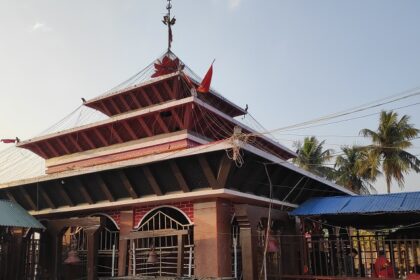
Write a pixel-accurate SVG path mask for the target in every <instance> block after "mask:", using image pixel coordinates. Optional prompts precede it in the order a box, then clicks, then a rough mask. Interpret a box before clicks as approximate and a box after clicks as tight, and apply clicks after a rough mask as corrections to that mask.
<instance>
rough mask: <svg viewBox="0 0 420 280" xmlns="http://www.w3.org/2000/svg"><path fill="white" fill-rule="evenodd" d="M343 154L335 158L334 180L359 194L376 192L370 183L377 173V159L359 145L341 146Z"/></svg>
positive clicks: (373, 180)
mask: <svg viewBox="0 0 420 280" xmlns="http://www.w3.org/2000/svg"><path fill="white" fill-rule="evenodd" d="M341 150H342V151H343V155H340V156H338V157H337V158H336V159H335V165H334V167H335V169H336V171H335V173H334V176H335V181H336V183H337V184H339V185H342V186H344V187H346V188H348V189H350V190H352V191H354V192H356V193H359V194H369V193H371V192H373V193H376V190H375V188H374V187H373V185H372V183H373V182H375V180H376V177H377V174H379V173H380V172H379V169H378V168H379V160H378V157H377V156H376V155H375V154H373V153H372V152H369V151H366V150H365V149H363V148H360V147H356V146H353V147H347V146H345V147H342V148H341Z"/></svg>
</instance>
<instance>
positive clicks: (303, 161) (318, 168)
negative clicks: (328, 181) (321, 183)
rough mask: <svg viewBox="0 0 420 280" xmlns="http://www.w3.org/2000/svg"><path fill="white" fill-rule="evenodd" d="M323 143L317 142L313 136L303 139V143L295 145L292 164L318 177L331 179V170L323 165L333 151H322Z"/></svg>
mask: <svg viewBox="0 0 420 280" xmlns="http://www.w3.org/2000/svg"><path fill="white" fill-rule="evenodd" d="M324 143H325V141H321V142H319V141H318V139H316V137H315V136H311V137H305V138H304V140H303V143H301V142H297V143H295V147H296V148H297V157H296V158H294V159H293V162H294V163H295V164H297V165H298V166H299V167H301V168H302V169H305V170H307V171H310V172H312V173H314V174H316V175H318V176H322V177H331V174H332V172H333V168H330V167H327V166H326V165H325V164H326V163H328V161H329V160H330V159H331V156H332V153H333V150H331V149H325V150H324V147H323V145H324Z"/></svg>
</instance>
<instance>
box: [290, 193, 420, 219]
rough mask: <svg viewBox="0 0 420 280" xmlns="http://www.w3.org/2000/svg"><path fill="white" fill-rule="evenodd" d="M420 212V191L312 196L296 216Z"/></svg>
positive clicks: (296, 212) (297, 211)
mask: <svg viewBox="0 0 420 280" xmlns="http://www.w3.org/2000/svg"><path fill="white" fill-rule="evenodd" d="M407 212H420V192H405V193H393V194H378V195H360V196H333V197H317V198H312V199H310V200H308V201H306V202H304V203H303V204H301V205H300V206H299V207H298V208H296V209H295V210H293V211H292V212H291V213H290V214H291V215H294V216H319V215H345V214H378V213H407Z"/></svg>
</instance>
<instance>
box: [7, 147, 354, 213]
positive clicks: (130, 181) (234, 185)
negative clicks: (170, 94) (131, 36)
mask: <svg viewBox="0 0 420 280" xmlns="http://www.w3.org/2000/svg"><path fill="white" fill-rule="evenodd" d="M242 144H243V145H242V146H241V147H242V149H243V150H242V151H243V153H242V156H243V158H244V162H245V163H244V164H243V165H239V164H236V163H235V161H233V160H231V159H230V157H229V156H228V153H229V151H231V149H232V148H233V146H232V144H231V143H229V141H226V140H225V141H219V142H216V143H209V144H206V145H203V146H199V147H194V148H190V149H186V150H181V151H176V152H168V153H162V154H156V155H150V156H147V157H143V158H136V159H132V160H128V161H125V162H118V163H112V164H108V165H104V166H96V167H90V168H86V169H81V170H71V171H66V172H62V173H57V174H51V175H46V176H42V177H38V178H33V179H31V180H24V181H18V182H13V183H9V184H5V185H0V199H2V198H6V199H10V200H14V201H16V202H18V203H19V204H21V205H22V206H23V207H25V209H27V210H30V211H31V213H32V214H35V215H38V214H48V213H57V212H62V211H76V210H84V209H99V208H100V207H104V208H107V207H108V208H109V207H115V206H119V205H130V204H136V203H140V202H145V201H149V200H150V201H152V200H155V201H156V199H158V200H160V201H162V200H164V199H165V198H166V197H168V198H169V197H178V198H182V197H185V198H186V197H191V198H193V197H195V196H197V195H198V193H200V192H203V193H205V195H216V196H220V195H223V194H230V195H233V196H237V197H248V198H249V197H252V198H253V199H254V200H260V201H262V202H264V203H268V198H267V197H268V196H269V181H271V182H272V184H273V186H274V193H273V203H274V204H275V205H278V206H285V207H286V208H287V209H290V208H294V207H296V206H297V205H298V204H300V203H301V202H303V201H305V200H306V199H307V198H308V197H311V196H331V195H342V194H352V193H351V191H348V190H346V189H344V188H342V187H340V186H337V185H335V184H334V183H331V182H328V181H326V180H324V179H322V178H319V177H317V176H315V175H313V174H311V173H309V172H306V171H304V170H301V169H299V168H297V167H296V166H293V165H292V164H290V163H288V162H286V161H284V160H282V159H280V158H278V157H275V156H273V155H270V154H269V153H267V152H264V151H262V150H260V149H258V148H255V147H252V146H250V145H248V144H245V143H242ZM227 152H228V153H227ZM265 163H270V164H269V165H268V166H267V168H268V169H269V174H270V180H269V179H268V177H267V175H266V173H265V168H264V164H265Z"/></svg>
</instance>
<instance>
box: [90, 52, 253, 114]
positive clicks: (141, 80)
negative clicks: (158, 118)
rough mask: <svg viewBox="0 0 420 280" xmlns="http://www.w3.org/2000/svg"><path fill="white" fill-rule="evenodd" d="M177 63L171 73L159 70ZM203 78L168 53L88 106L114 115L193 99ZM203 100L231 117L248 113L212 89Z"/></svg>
mask: <svg viewBox="0 0 420 280" xmlns="http://www.w3.org/2000/svg"><path fill="white" fill-rule="evenodd" d="M168 57H169V59H170V60H171V61H177V62H176V67H174V66H173V65H170V67H169V70H167V71H163V72H160V71H161V68H158V69H160V71H159V70H158V69H156V67H158V66H159V65H161V64H162V61H165V59H168ZM200 81H201V78H199V77H198V76H197V75H196V74H195V73H194V72H193V71H191V70H190V69H189V68H188V67H187V66H186V65H185V64H184V63H183V62H182V61H181V60H180V59H179V58H178V57H176V56H175V55H174V54H173V53H172V52H168V53H166V54H164V55H163V56H162V57H160V58H159V59H157V60H155V61H154V63H152V64H150V65H149V66H147V67H146V68H144V69H143V70H142V71H140V72H139V73H137V74H136V75H134V76H133V77H132V78H130V79H129V80H127V81H126V82H123V83H122V84H120V85H119V86H117V87H115V88H113V89H111V90H110V91H109V92H107V93H105V94H103V95H100V96H98V97H96V98H93V99H91V100H88V101H86V102H85V103H84V105H85V106H88V107H90V108H93V109H96V110H98V111H101V112H102V113H104V114H106V115H108V116H114V115H117V114H121V113H124V112H129V111H132V110H136V109H139V108H144V107H148V106H151V105H155V104H160V103H163V102H165V101H168V100H173V99H181V98H185V97H187V96H191V95H192V94H191V87H197V86H198V85H199V84H200ZM198 95H199V96H202V97H201V98H202V99H203V100H204V101H206V102H208V103H209V104H211V105H212V106H215V107H216V108H218V109H219V110H221V111H222V112H224V113H225V114H228V115H229V116H231V117H236V116H241V115H244V114H246V111H245V110H244V109H243V108H241V107H239V106H237V105H235V104H234V103H233V102H231V101H229V100H228V99H226V98H224V97H223V96H222V95H220V94H219V93H217V92H216V91H215V90H214V89H211V90H210V92H209V93H205V94H202V93H198Z"/></svg>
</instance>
